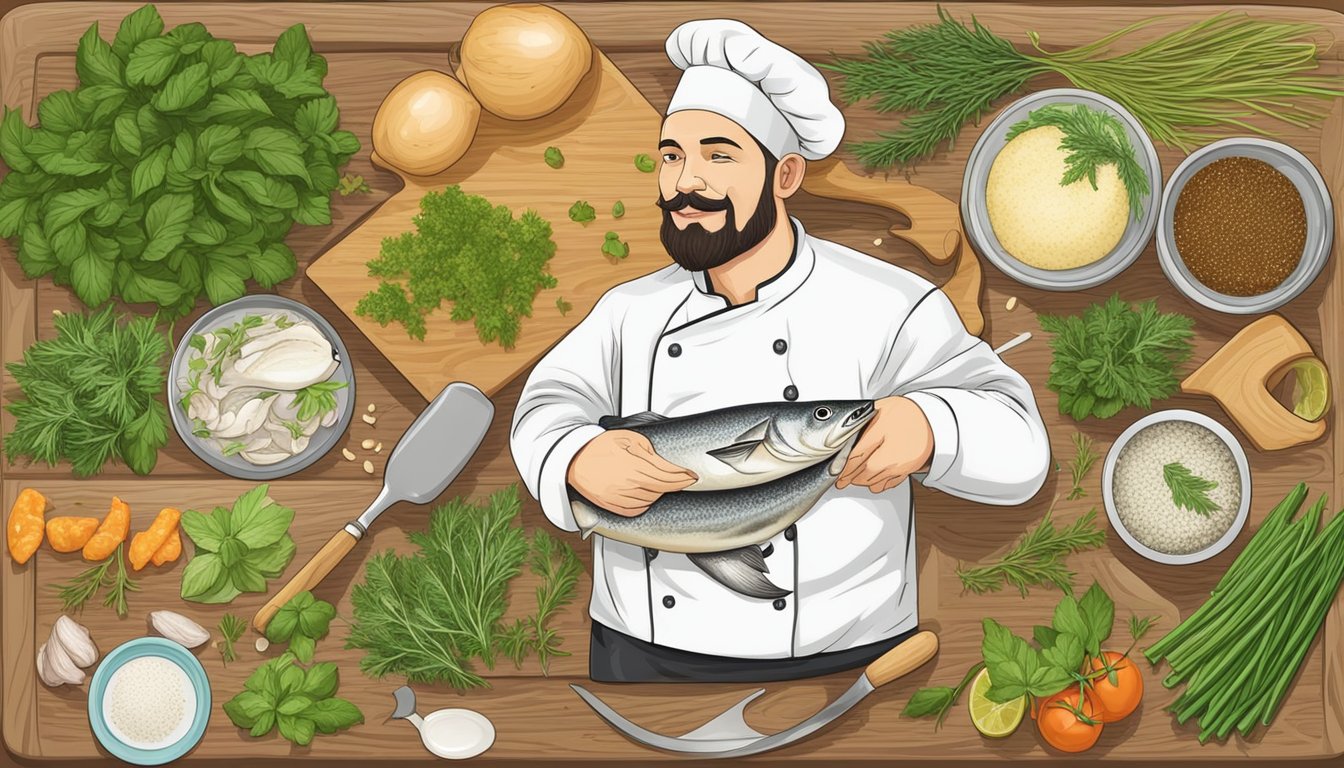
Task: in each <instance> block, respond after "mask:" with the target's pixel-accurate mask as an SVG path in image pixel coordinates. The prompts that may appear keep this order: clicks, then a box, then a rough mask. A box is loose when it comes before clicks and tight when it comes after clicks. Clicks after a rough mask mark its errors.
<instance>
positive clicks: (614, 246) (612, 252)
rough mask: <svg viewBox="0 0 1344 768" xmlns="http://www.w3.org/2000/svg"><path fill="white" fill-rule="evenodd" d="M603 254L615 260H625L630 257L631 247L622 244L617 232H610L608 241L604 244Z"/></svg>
mask: <svg viewBox="0 0 1344 768" xmlns="http://www.w3.org/2000/svg"><path fill="white" fill-rule="evenodd" d="M602 253H605V254H606V255H608V256H610V257H611V258H613V259H624V258H625V257H626V256H629V255H630V245H629V244H628V243H623V242H621V236H620V235H618V234H616V233H615V232H608V233H607V237H606V240H605V241H603V243H602Z"/></svg>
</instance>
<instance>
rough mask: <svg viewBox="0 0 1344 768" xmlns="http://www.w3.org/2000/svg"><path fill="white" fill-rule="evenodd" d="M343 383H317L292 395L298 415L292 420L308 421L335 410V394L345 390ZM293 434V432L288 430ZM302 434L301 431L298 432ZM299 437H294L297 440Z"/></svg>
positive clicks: (344, 383)
mask: <svg viewBox="0 0 1344 768" xmlns="http://www.w3.org/2000/svg"><path fill="white" fill-rule="evenodd" d="M346 386H348V385H347V383H346V382H344V381H319V382H317V383H316V384H309V385H308V386H306V387H304V388H303V389H300V390H299V391H297V392H295V393H294V404H295V405H297V406H298V413H296V414H294V418H296V419H298V420H299V421H301V422H302V421H308V420H309V419H312V418H314V417H316V416H321V415H322V414H325V413H328V412H330V411H334V410H336V392H337V391H338V390H342V389H345V388H346ZM290 433H291V434H293V430H290ZM300 434H302V430H300ZM298 436H299V435H294V437H295V438H298Z"/></svg>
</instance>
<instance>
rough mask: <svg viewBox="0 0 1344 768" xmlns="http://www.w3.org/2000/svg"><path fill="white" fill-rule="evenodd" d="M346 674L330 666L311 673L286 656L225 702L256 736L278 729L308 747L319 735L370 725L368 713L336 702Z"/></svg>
mask: <svg viewBox="0 0 1344 768" xmlns="http://www.w3.org/2000/svg"><path fill="white" fill-rule="evenodd" d="M340 680H341V677H340V671H339V670H337V668H336V665H335V664H332V663H329V662H326V663H322V664H314V665H312V666H311V667H308V668H307V669H304V668H303V667H301V666H299V665H298V664H297V663H296V662H295V660H294V655H293V654H291V653H289V652H285V653H283V654H281V655H280V656H277V657H276V658H274V659H271V660H270V661H268V662H266V663H265V664H262V665H261V666H260V667H258V668H257V671H256V672H253V673H252V675H251V676H250V677H248V678H247V682H246V683H244V690H243V691H242V692H241V693H239V694H238V695H237V696H234V697H233V698H232V699H229V700H228V701H226V702H224V713H225V714H227V715H228V716H229V720H230V721H232V723H233V724H234V725H236V726H237V727H239V728H246V729H248V730H249V732H250V734H251V735H252V737H253V738H258V737H261V736H265V735H266V734H268V733H270V732H271V731H272V730H274V729H275V728H277V727H278V728H279V729H280V736H281V738H283V739H285V740H287V741H291V742H293V743H294V744H296V745H298V746H300V747H304V746H307V745H308V744H310V743H312V741H313V736H314V735H315V734H318V733H335V732H337V731H342V730H345V729H346V728H350V727H351V726H354V725H358V724H359V723H362V722H364V713H362V712H360V711H359V708H358V707H356V706H355V705H354V704H351V703H350V702H349V701H346V700H345V699H340V698H336V691H337V688H338V687H339V686H340Z"/></svg>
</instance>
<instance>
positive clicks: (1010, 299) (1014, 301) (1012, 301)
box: [1004, 296, 1017, 312]
mask: <svg viewBox="0 0 1344 768" xmlns="http://www.w3.org/2000/svg"><path fill="white" fill-rule="evenodd" d="M1016 306H1017V297H1016V296H1009V297H1008V303H1007V304H1005V305H1004V309H1006V310H1008V311H1009V312H1012V311H1013V309H1014V308H1015V307H1016Z"/></svg>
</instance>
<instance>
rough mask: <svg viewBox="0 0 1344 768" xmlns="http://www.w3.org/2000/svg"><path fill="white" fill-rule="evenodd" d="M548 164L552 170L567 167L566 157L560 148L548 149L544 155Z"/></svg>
mask: <svg viewBox="0 0 1344 768" xmlns="http://www.w3.org/2000/svg"><path fill="white" fill-rule="evenodd" d="M543 159H544V160H545V161H546V164H547V165H549V166H550V167H552V168H555V169H560V168H563V167H565V155H564V153H563V152H561V151H560V148H559V147H547V148H546V152H545V154H544V155H543Z"/></svg>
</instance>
